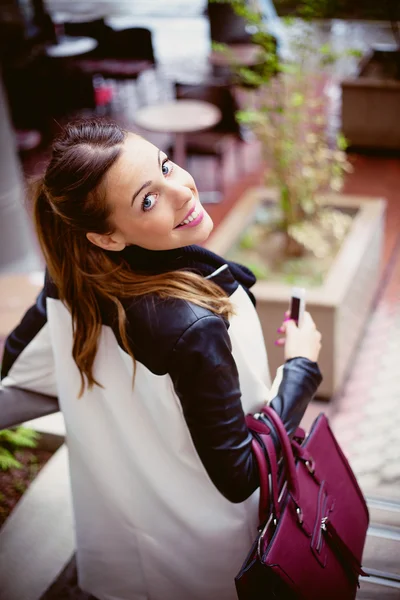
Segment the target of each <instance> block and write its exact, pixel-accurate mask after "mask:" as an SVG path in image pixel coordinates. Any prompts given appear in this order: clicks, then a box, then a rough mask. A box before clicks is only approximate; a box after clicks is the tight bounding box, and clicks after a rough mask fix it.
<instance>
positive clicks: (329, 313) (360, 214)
mask: <svg viewBox="0 0 400 600" xmlns="http://www.w3.org/2000/svg"><path fill="white" fill-rule="evenodd" d="M238 2H239V0H235V1H234V7H235V6H236V7H237V6H238ZM306 4H307V3H306ZM241 5H242V6H241V8H240V10H241V14H242V15H243V14H245V15H247V14H248V12H249V9H248V8H246V7H243V3H241ZM251 15H252V16H251V22H252V23H254V22H255V19H256V17H255V16H254V13H253V12H252V13H251ZM296 31H297V32H298V33H299V32H300V35H298V36H297V37H296V39H295V40H294V43H295V47H293V51H292V54H291V57H292V58H291V60H286V61H285V62H284V63H282V62H281V61H280V60H279V59H278V58H277V57H276V55H275V56H272V57H271V59H269V54H268V49H267V48H266V47H265V46H263V45H262V39H263V38H262V24H261V23H259V24H258V32H257V34H256V36H257V37H256V39H255V41H256V43H259V44H260V42H261V44H260V46H261V50H260V51H261V52H264V53H265V57H266V60H265V62H266V63H268V64H267V66H266V67H265V70H264V71H262V70H259V71H258V72H255V71H254V69H246V68H238V69H237V77H238V78H239V80H241V81H243V82H245V84H246V85H247V86H252V87H253V89H254V90H255V91H254V93H253V95H252V97H251V106H248V107H247V109H246V110H242V111H240V112H239V113H238V119H239V121H240V123H242V124H245V125H246V126H247V127H250V128H251V129H252V131H253V132H254V134H255V136H256V137H257V138H258V140H259V141H260V142H261V148H262V151H263V154H264V158H265V160H266V162H267V164H268V165H269V167H270V168H269V169H266V173H265V186H263V187H260V188H253V189H250V190H248V191H247V192H246V193H245V195H244V196H243V198H242V199H241V200H239V202H238V203H237V204H236V205H235V206H234V208H233V209H232V210H231V212H230V213H229V215H228V216H227V218H226V220H225V221H224V222H223V223H222V224H221V225H220V227H219V228H218V229H217V231H216V232H215V234H214V235H213V236H212V237H211V238H210V240H209V242H208V243H207V247H209V248H210V249H211V250H214V251H216V252H218V253H220V254H223V255H226V256H227V257H228V258H231V259H232V260H236V261H238V262H242V263H244V264H247V266H249V267H250V268H251V269H252V270H253V271H254V272H255V274H256V275H257V277H258V283H257V285H256V287H255V295H256V298H257V308H258V313H259V316H260V319H261V324H262V327H263V331H264V336H265V340H266V344H267V349H268V355H269V360H270V368H271V370H272V371H273V370H274V369H275V368H276V367H278V366H279V364H281V362H282V349H281V348H276V347H275V346H274V340H275V339H276V336H277V334H276V327H277V324H279V323H280V322H281V320H282V315H283V313H284V311H285V310H286V309H287V307H288V301H289V298H290V288H291V286H293V285H297V286H302V287H306V289H307V306H308V307H309V309H310V310H311V311H312V313H313V316H314V318H315V320H316V322H317V325H318V327H319V328H320V330H321V332H322V335H323V339H324V342H323V350H322V353H321V358H320V363H321V368H322V371H323V373H324V381H323V383H322V385H321V387H320V390H319V393H320V395H321V396H322V397H325V398H330V397H331V396H332V395H333V394H334V392H335V391H336V390H337V389H338V388H339V386H340V385H341V383H342V381H343V378H344V376H345V373H346V369H347V366H348V364H349V361H350V359H351V355H352V352H353V350H354V348H355V345H356V343H357V341H358V339H359V336H360V334H361V332H362V330H363V327H364V324H365V320H366V317H367V315H368V312H369V310H370V307H371V303H372V300H373V297H374V294H375V290H376V286H377V281H378V274H379V263H380V255H381V245H382V237H383V217H384V202H383V201H381V200H376V201H374V200H371V199H361V198H358V197H343V196H342V195H340V193H339V192H340V190H341V188H342V184H343V177H344V174H345V173H346V172H347V171H349V170H351V165H350V164H349V162H348V160H347V156H346V153H345V148H346V140H345V138H344V137H343V135H341V134H339V135H337V136H334V137H333V136H332V135H330V132H329V128H328V117H327V102H326V100H325V98H324V96H323V93H322V91H323V88H324V81H325V79H324V77H323V76H322V74H323V69H322V70H321V66H325V67H327V65H328V64H329V63H330V62H331V61H332V55H331V53H330V50H329V48H327V47H323V48H319V49H316V48H315V47H314V46H313V42H312V36H311V33H310V31H311V30H310V29H309V28H308V27H307V25H306V24H304V27H302V28H299V24H298V23H297V24H296ZM269 61H270V62H269ZM273 73H275V74H273Z"/></svg>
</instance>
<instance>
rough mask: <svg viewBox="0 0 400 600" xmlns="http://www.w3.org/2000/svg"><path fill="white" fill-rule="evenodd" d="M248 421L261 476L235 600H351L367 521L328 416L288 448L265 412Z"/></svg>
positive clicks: (280, 429) (272, 417)
mask: <svg viewBox="0 0 400 600" xmlns="http://www.w3.org/2000/svg"><path fill="white" fill-rule="evenodd" d="M265 416H266V417H267V419H268V421H267V422H265V420H264V417H265ZM246 420H247V425H248V427H249V428H250V430H251V431H252V432H253V437H254V439H253V452H254V454H255V456H256V458H257V462H258V467H259V471H260V506H259V511H260V527H259V534H258V536H257V538H256V540H255V542H254V544H253V547H252V548H251V550H250V552H249V555H248V556H247V558H246V560H245V562H244V564H243V566H242V568H241V570H240V572H239V573H238V575H237V576H236V578H235V583H236V590H237V593H238V597H239V600H255V599H257V600H261V599H265V600H269V599H270V598H279V599H280V600H286V599H288V600H289V599H290V600H292V599H293V600H294V599H296V600H298V599H302V600H321V599H322V598H323V599H324V600H338V598H340V600H350V599H354V598H355V595H356V591H357V587H358V578H359V575H365V573H364V571H363V570H362V568H361V557H362V553H363V549H364V543H365V538H366V534H367V528H368V522H369V515H368V509H367V505H366V503H365V500H364V497H363V494H362V492H361V490H360V488H359V486H358V483H357V480H356V478H355V476H354V473H353V471H352V470H351V467H350V465H349V463H348V461H347V459H346V457H345V456H344V454H343V452H342V450H341V448H340V446H339V444H338V442H337V440H336V439H335V437H334V435H333V433H332V431H331V429H330V427H329V424H328V420H327V418H326V416H325V415H324V414H321V415H319V417H318V418H317V419H316V420H315V421H314V423H313V426H312V428H311V430H310V433H309V435H308V436H307V437H305V436H304V432H302V433H303V435H301V436H300V437H299V435H298V432H296V435H295V437H294V439H293V440H292V441H291V440H290V438H289V436H288V434H287V433H286V430H285V428H284V426H283V423H282V421H281V419H280V418H279V416H278V415H277V413H276V412H275V411H274V410H273V409H272V408H270V407H268V406H266V407H264V408H263V410H262V412H261V413H259V414H257V415H254V416H252V415H249V416H248V417H246ZM271 426H272V427H273V429H274V432H275V435H277V436H278V438H279V440H280V445H281V449H282V457H281V459H280V461H279V463H278V461H277V457H276V451H275V446H274V444H273V442H272V438H271V435H270V434H271ZM299 431H301V430H299Z"/></svg>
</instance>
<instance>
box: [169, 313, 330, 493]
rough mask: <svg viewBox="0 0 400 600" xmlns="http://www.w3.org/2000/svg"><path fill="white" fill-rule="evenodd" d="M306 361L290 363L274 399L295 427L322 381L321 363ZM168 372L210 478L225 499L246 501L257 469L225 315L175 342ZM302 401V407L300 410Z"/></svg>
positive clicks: (197, 325)
mask: <svg viewBox="0 0 400 600" xmlns="http://www.w3.org/2000/svg"><path fill="white" fill-rule="evenodd" d="M303 361H306V362H308V363H309V362H310V361H307V359H297V358H296V359H293V360H292V361H290V362H288V363H287V364H286V365H285V367H284V376H283V379H282V382H281V385H280V387H279V391H278V395H277V398H276V399H274V400H273V401H272V406H273V408H274V409H275V410H276V411H277V412H278V414H280V415H283V417H284V419H285V420H286V423H287V425H288V426H289V428H290V430H292V429H293V428H294V429H293V431H294V430H295V429H296V428H297V426H298V425H299V423H300V420H301V417H300V420H298V418H299V416H300V415H301V416H302V415H303V413H304V410H305V408H306V406H307V405H308V402H309V401H310V400H311V398H312V396H313V395H314V393H315V391H316V389H317V387H318V385H319V381H320V379H319V378H320V375H319V376H318V374H317V371H318V373H319V370H318V367H316V369H315V367H312V368H310V365H308V364H306V362H303ZM314 364H315V363H311V365H314ZM169 373H170V375H171V378H172V380H173V383H174V387H175V390H176V393H177V395H178V396H179V398H180V401H181V404H182V408H183V413H184V416H185V419H186V422H187V425H188V428H189V431H190V434H191V436H192V439H193V442H194V445H195V448H196V451H197V453H198V455H199V457H200V460H201V461H202V463H203V465H204V467H205V469H206V471H207V473H208V475H209V477H210V479H211V480H212V482H213V483H214V485H215V486H216V487H217V488H218V490H219V491H220V492H221V494H223V495H224V496H225V498H227V499H228V500H230V501H231V502H243V501H244V500H246V498H248V497H249V496H250V495H251V494H252V493H253V492H254V490H255V489H256V488H257V487H258V485H259V477H258V468H257V463H256V461H255V459H254V458H253V454H252V450H251V440H252V435H251V433H250V431H249V430H248V428H247V425H246V422H245V415H244V413H243V408H242V403H241V391H240V384H239V376H238V371H237V367H236V363H235V361H234V358H233V356H232V351H231V343H230V338H229V334H228V331H227V325H226V323H225V322H224V320H223V319H222V318H221V317H218V316H214V315H208V316H204V317H201V318H200V319H198V320H197V321H196V322H194V323H193V324H192V325H190V326H189V327H188V328H187V329H186V331H185V332H184V334H183V335H182V336H181V337H180V339H179V340H178V342H177V343H176V344H175V346H174V349H173V352H172V355H171V361H170V367H169ZM278 398H279V400H278ZM297 402H300V403H301V406H302V408H301V409H299V410H296V408H295V405H296V403H297ZM286 409H287V410H286ZM303 409H304V410H303Z"/></svg>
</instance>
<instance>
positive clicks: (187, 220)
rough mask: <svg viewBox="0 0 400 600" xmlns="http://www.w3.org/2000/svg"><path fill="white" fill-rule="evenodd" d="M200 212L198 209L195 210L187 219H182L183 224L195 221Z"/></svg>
mask: <svg viewBox="0 0 400 600" xmlns="http://www.w3.org/2000/svg"><path fill="white" fill-rule="evenodd" d="M199 214H200V213H199V212H198V211H197V210H194V211H193V212H192V214H191V215H189V216H188V218H187V219H185V220H184V221H182V223H181V225H187V224H188V223H191V222H192V221H194V220H195V219H197V217H198V216H199Z"/></svg>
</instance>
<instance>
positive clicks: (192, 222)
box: [175, 202, 204, 229]
mask: <svg viewBox="0 0 400 600" xmlns="http://www.w3.org/2000/svg"><path fill="white" fill-rule="evenodd" d="M196 209H197V210H198V211H199V215H198V217H196V218H195V219H194V220H193V221H190V223H186V224H185V225H177V226H176V227H175V229H184V228H185V227H195V226H196V225H198V224H199V223H201V221H202V220H203V217H204V210H203V207H202V206H198V205H197V202H195V204H194V206H193V207H192V208H191V209H190V210H189V212H188V213H187V215H186V216H185V217H184V218H183V219H182V221H181V223H182V222H183V221H185V219H187V218H188V217H190V215H191V214H192V213H193V212H194V211H195V210H196Z"/></svg>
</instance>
